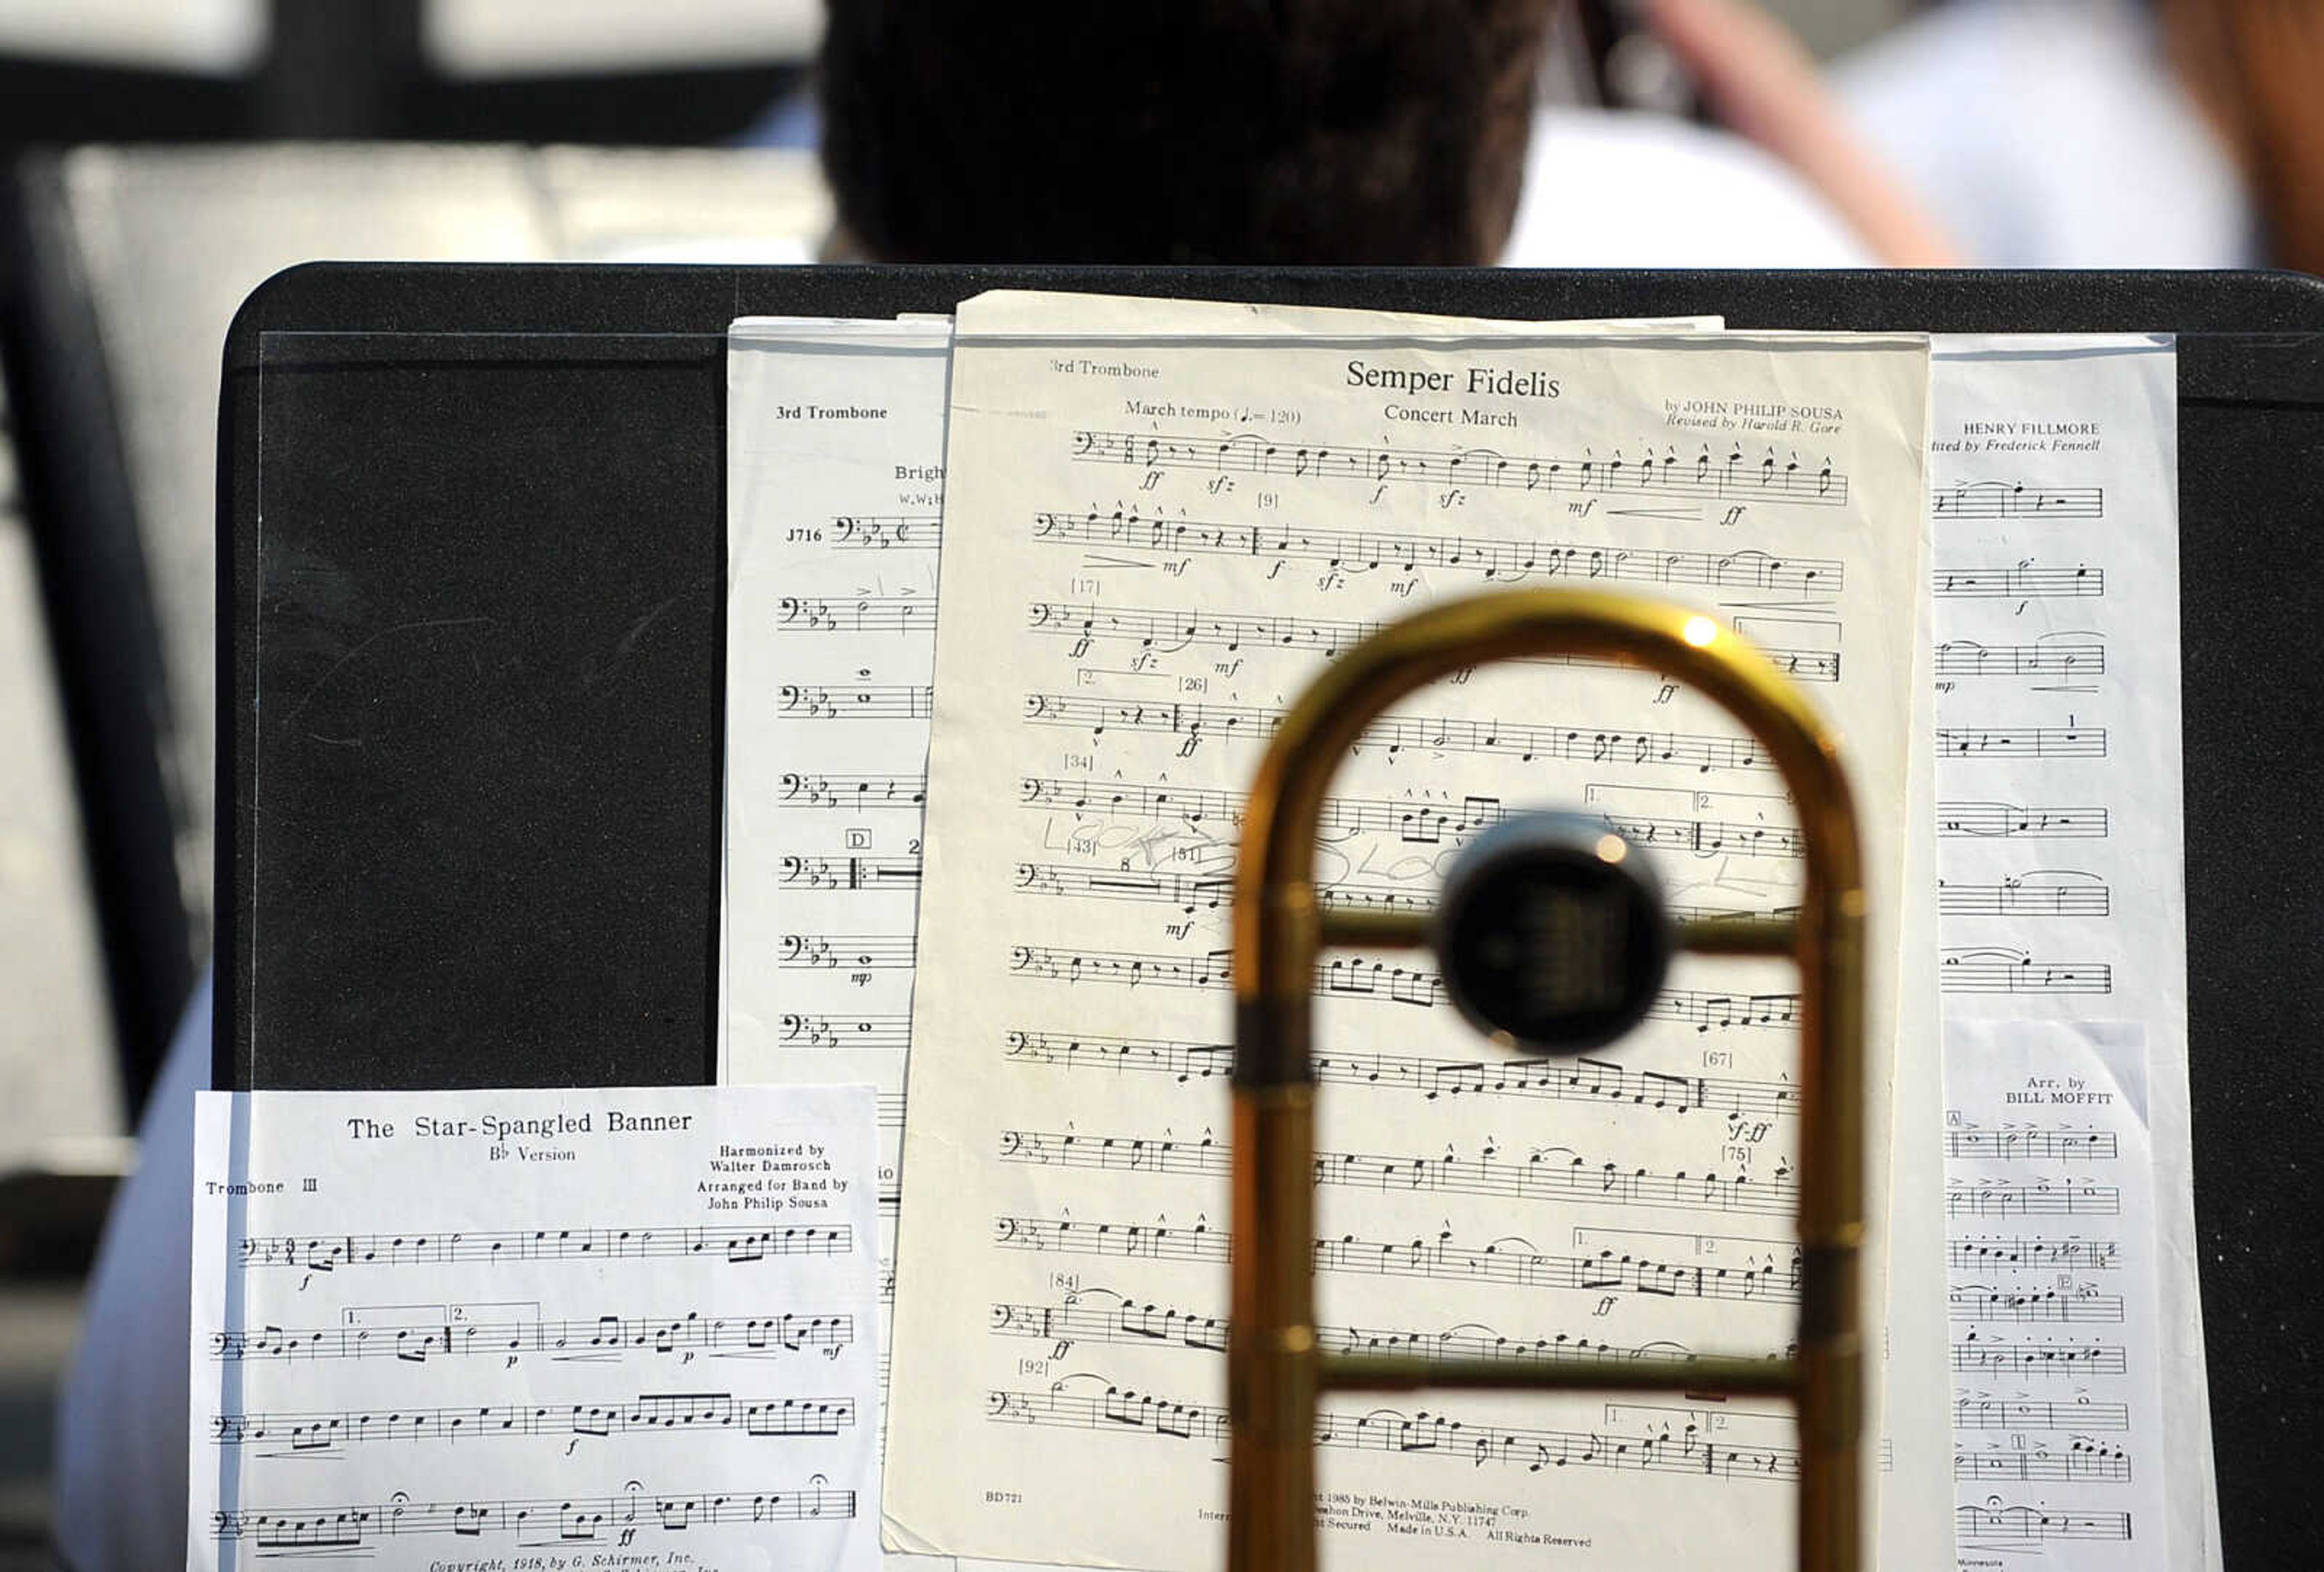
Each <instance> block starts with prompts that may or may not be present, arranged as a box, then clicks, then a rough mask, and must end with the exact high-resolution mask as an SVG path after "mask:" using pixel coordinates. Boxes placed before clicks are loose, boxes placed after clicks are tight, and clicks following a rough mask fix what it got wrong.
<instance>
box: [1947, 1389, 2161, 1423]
mask: <svg viewBox="0 0 2324 1572" xmlns="http://www.w3.org/2000/svg"><path fill="white" fill-rule="evenodd" d="M1953 1429H1956V1430H2091V1431H2096V1430H2126V1429H2130V1405H2129V1404H2128V1403H2124V1402H2102V1401H2092V1400H2090V1399H2088V1398H2083V1399H2080V1400H2077V1401H2073V1402H2053V1401H2051V1400H2049V1399H2047V1398H1993V1397H1958V1398H1955V1399H1954V1400H1953Z"/></svg>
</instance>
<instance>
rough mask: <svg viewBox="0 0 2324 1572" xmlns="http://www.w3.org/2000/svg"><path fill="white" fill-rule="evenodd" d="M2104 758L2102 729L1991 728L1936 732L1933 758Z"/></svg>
mask: <svg viewBox="0 0 2324 1572" xmlns="http://www.w3.org/2000/svg"><path fill="white" fill-rule="evenodd" d="M2106 756H2107V734H2106V728H2105V727H2104V726H2032V727H2028V728H2026V729H2024V730H2022V731H2019V730H2006V729H2002V728H1999V727H1992V726H1940V727H1938V728H1937V757H1939V758H1941V759H2103V758H2105V757H2106Z"/></svg>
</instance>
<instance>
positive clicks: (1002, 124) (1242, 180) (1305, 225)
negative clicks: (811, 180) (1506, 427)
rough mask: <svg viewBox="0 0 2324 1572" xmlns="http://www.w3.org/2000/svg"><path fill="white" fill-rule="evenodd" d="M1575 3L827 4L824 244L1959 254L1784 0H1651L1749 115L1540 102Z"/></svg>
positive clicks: (1633, 256)
mask: <svg viewBox="0 0 2324 1572" xmlns="http://www.w3.org/2000/svg"><path fill="white" fill-rule="evenodd" d="M1557 10H1558V0H1293V3H1289V4H1282V5H1273V6H1264V5H1253V4H1250V0H1202V3H1199V4H1189V5H1178V6H1173V7H1159V8H1148V7H1140V6H1086V5H1060V4H1055V3H1052V4H1048V5H1036V6H1034V7H1033V8H1032V11H1031V13H1030V14H1028V12H1027V11H1026V10H1024V9H1022V8H1020V9H1019V11H1017V12H1015V13H1012V15H1013V16H1014V17H1015V18H1016V19H1017V20H1018V23H1019V24H1018V25H1015V26H1011V27H1006V28H1003V27H996V26H994V25H992V23H991V20H990V19H989V18H987V17H985V16H982V14H977V13H974V12H973V11H969V10H964V9H963V8H962V7H959V6H957V5H950V4H947V3H946V0H852V3H850V4H845V5H833V6H832V7H831V11H830V21H829V28H828V31H827V32H826V35H825V43H824V72H823V79H822V111H823V112H822V127H821V142H822V148H823V161H824V167H825V171H826V173H827V174H828V176H829V178H830V181H831V185H832V189H833V195H834V197H835V200H836V202H837V205H838V210H839V216H840V227H839V229H838V231H837V233H836V234H835V236H834V241H833V245H832V247H831V249H830V251H829V253H828V254H829V255H831V256H832V257H833V258H834V259H835V260H838V259H854V260H880V261H890V262H1045V263H1057V262H1082V263H1098V262H1117V263H1156V262H1175V263H1189V264H1204V263H1230V264H1270V263H1304V264H1333V265H1365V264H1370V265H1389V264H1400V265H1412V264H1469V265H1477V264H1489V263H1493V262H1501V263H1505V264H1510V265H1513V266H1528V267H1559V266H1567V267H1572V266H1616V265H1620V266H1657V267H1754V266H1760V267H1781V266H1823V267H1841V266H1861V265H1869V264H1887V265H1892V266H1926V265H1941V264H1946V263H1949V262H1950V261H1951V260H1952V248H1951V247H1950V245H1949V243H1947V242H1946V241H1945V239H1944V238H1943V237H1942V236H1941V235H1940V234H1939V233H1938V231H1937V230H1936V228H1935V227H1934V226H1933V225H1932V224H1931V223H1929V222H1928V221H1927V220H1926V218H1925V217H1923V215H1922V214H1921V212H1920V211H1919V210H1918V209H1917V208H1915V207H1914V205H1913V204H1912V203H1911V202H1910V201H1909V200H1908V199H1904V197H1903V196H1902V194H1901V193H1902V186H1901V184H1900V182H1898V181H1897V180H1895V179H1894V178H1893V177H1891V176H1890V175H1889V174H1888V173H1887V171H1886V170H1885V169H1884V168H1882V167H1881V166H1880V164H1879V163H1878V162H1877V159H1876V158H1875V157H1874V156H1873V155H1872V153H1870V152H1869V150H1868V148H1867V145H1866V144H1865V143H1864V142H1863V140H1862V139H1861V138H1860V137H1859V136H1858V134H1856V133H1855V132H1854V130H1853V129H1852V128H1851V126H1850V125H1849V122H1848V119H1847V117H1846V116H1845V115H1844V114H1843V113H1842V112H1841V110H1840V106H1839V105H1838V104H1837V102H1836V101H1835V100H1834V99H1833V97H1832V96H1831V92H1830V91H1829V89H1828V88H1826V87H1825V86H1824V84H1823V82H1822V81H1821V78H1820V77H1819V75H1818V73H1817V70H1816V68H1815V66H1814V63H1813V62H1812V60H1811V59H1810V58H1809V56H1808V55H1807V52H1806V51H1804V50H1803V48H1801V46H1800V45H1799V43H1798V42H1797V41H1796V40H1794V38H1793V37H1792V36H1791V35H1790V34H1789V33H1788V32H1786V31H1784V29H1783V28H1782V27H1781V26H1780V25H1778V24H1776V23H1775V22H1773V21H1772V20H1771V19H1770V18H1769V17H1767V16H1766V14H1765V13H1763V12H1761V11H1759V10H1757V8H1756V7H1753V6H1750V5H1742V4H1737V3H1734V0H1651V3H1649V4H1646V5H1643V6H1642V7H1640V8H1639V10H1640V12H1641V14H1642V15H1643V18H1644V20H1645V21H1646V23H1648V24H1650V25H1651V27H1652V28H1653V30H1654V32H1655V33H1657V34H1658V35H1660V37H1661V38H1662V39H1663V40H1664V41H1665V43H1666V44H1667V45H1668V46H1669V48H1670V50H1671V52H1672V53H1673V54H1674V55H1675V56H1676V57H1677V59H1678V60H1679V61H1680V63H1681V64H1683V67H1684V68H1685V69H1688V70H1689V71H1690V72H1692V75H1693V76H1694V78H1695V79H1696V81H1697V83H1698V85H1699V86H1700V88H1701V91H1702V93H1703V95H1704V97H1705V98H1706V100H1707V102H1708V104H1709V106H1710V107H1711V109H1712V110H1713V112H1714V113H1716V114H1717V115H1718V116H1720V118H1722V119H1723V120H1725V121H1726V122H1728V123H1729V125H1733V126H1734V127H1735V129H1736V131H1737V132H1738V133H1740V134H1739V135H1738V134H1728V133H1726V132H1723V131H1718V130H1712V129H1709V128H1706V127H1702V126H1699V125H1692V124H1689V123H1687V122H1685V121H1682V120H1678V119H1674V118H1672V117H1670V116H1660V115H1651V114H1644V113H1635V112H1623V111H1616V110H1605V109H1595V108H1582V107H1557V108H1537V107H1536V106H1535V85H1536V81H1537V79H1538V77H1539V74H1540V70H1541V67H1542V62H1543V48H1544V41H1545V37H1546V35H1547V33H1548V31H1549V24H1550V22H1551V19H1552V17H1553V15H1554V14H1555V13H1556V11H1557ZM1124 61H1135V62H1137V63H1138V68H1139V69H1136V70H1135V71H1130V70H1125V69H1123V67H1122V64H1121V62H1124ZM1746 138H1748V141H1747V140H1746ZM1753 143H1757V145H1756V146H1755V145H1753Z"/></svg>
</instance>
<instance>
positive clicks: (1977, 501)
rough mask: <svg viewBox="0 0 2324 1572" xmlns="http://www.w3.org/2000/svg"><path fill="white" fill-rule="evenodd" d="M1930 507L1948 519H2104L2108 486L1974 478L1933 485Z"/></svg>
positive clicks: (1937, 514)
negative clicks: (2064, 484)
mask: <svg viewBox="0 0 2324 1572" xmlns="http://www.w3.org/2000/svg"><path fill="white" fill-rule="evenodd" d="M1929 505H1930V508H1931V510H1932V512H1933V513H1935V514H1936V516H1937V517H1938V519H1939V520H1940V521H1941V520H1945V519H2102V518H2104V517H2106V488H2105V487H2103V486H2097V485H2069V486H2050V487H2043V486H2038V485H2025V484H2024V482H2023V481H2008V480H1971V481H1963V482H1958V483H1956V484H1954V485H1947V486H1941V487H1933V488H1932V493H1931V496H1930V504H1929Z"/></svg>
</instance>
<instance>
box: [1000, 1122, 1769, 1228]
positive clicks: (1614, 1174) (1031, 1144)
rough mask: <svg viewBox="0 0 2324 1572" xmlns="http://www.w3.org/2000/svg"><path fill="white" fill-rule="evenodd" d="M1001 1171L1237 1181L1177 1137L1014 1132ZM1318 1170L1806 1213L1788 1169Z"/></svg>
mask: <svg viewBox="0 0 2324 1572" xmlns="http://www.w3.org/2000/svg"><path fill="white" fill-rule="evenodd" d="M1000 1155H1001V1161H1003V1162H1010V1163H1020V1164H1024V1165H1027V1166H1029V1167H1034V1168H1048V1167H1056V1168H1081V1169H1101V1170H1115V1171H1120V1172H1126V1173H1163V1174H1210V1175H1216V1176H1218V1177H1220V1178H1224V1177H1226V1176H1227V1175H1228V1174H1230V1173H1231V1172H1232V1171H1233V1163H1232V1161H1231V1158H1230V1156H1229V1154H1228V1151H1227V1149H1226V1148H1225V1147H1224V1146H1222V1145H1221V1144H1220V1143H1219V1142H1217V1141H1216V1140H1215V1139H1214V1138H1213V1136H1211V1135H1210V1134H1208V1133H1204V1134H1203V1136H1201V1137H1200V1138H1199V1139H1194V1140H1179V1139H1176V1138H1175V1137H1172V1136H1167V1135H1164V1136H1141V1135H1081V1134H1076V1133H1072V1132H1069V1131H1040V1130H1010V1131H1005V1132H1003V1133H1002V1134H1001V1152H1000ZM1313 1170H1314V1176H1315V1182H1316V1183H1317V1184H1319V1185H1334V1186H1339V1187H1342V1188H1351V1187H1352V1188H1365V1189H1381V1190H1411V1191H1421V1190H1441V1191H1445V1192H1449V1193H1452V1194H1458V1195H1471V1196H1494V1197H1501V1198H1503V1199H1508V1200H1520V1201H1544V1200H1586V1201H1596V1202H1600V1203H1603V1204H1606V1205H1609V1206H1628V1207H1679V1208H1681V1209H1683V1210H1688V1211H1716V1212H1750V1213H1758V1214H1761V1215H1763V1216H1791V1215H1792V1214H1793V1213H1794V1211H1796V1210H1797V1209H1798V1207H1799V1186H1798V1185H1797V1184H1796V1183H1795V1182H1794V1180H1793V1179H1792V1176H1791V1172H1790V1170H1789V1169H1788V1167H1784V1166H1778V1167H1777V1168H1776V1169H1775V1170H1774V1171H1773V1172H1771V1173H1770V1174H1769V1175H1768V1176H1767V1177H1766V1179H1761V1180H1757V1181H1754V1180H1753V1179H1752V1178H1751V1176H1750V1175H1749V1174H1748V1173H1746V1172H1739V1171H1738V1172H1736V1173H1733V1174H1729V1175H1720V1174H1713V1173H1704V1174H1685V1173H1655V1172H1651V1171H1649V1170H1645V1169H1637V1170H1624V1169H1623V1168H1622V1167H1621V1166H1620V1165H1619V1164H1617V1163H1612V1162H1599V1163H1593V1162H1591V1161H1589V1160H1587V1159H1586V1158H1583V1157H1582V1155H1580V1154H1579V1153H1577V1152H1574V1151H1568V1150H1566V1149H1563V1148H1550V1149H1540V1150H1535V1151H1532V1152H1530V1153H1528V1154H1527V1155H1526V1156H1525V1157H1522V1158H1517V1159H1513V1160H1508V1161H1504V1160H1503V1159H1502V1158H1501V1156H1500V1154H1499V1151H1498V1150H1497V1149H1495V1148H1493V1147H1491V1146H1487V1147H1486V1149H1485V1150H1484V1151H1482V1152H1481V1153H1480V1155H1478V1156H1476V1157H1466V1158H1464V1157H1456V1156H1453V1155H1452V1154H1451V1153H1449V1152H1448V1153H1447V1154H1445V1155H1444V1156H1443V1157H1419V1156H1415V1157H1394V1156H1387V1155H1383V1154H1379V1153H1375V1152H1364V1151H1319V1152H1317V1153H1316V1154H1315V1157H1314V1164H1313Z"/></svg>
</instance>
